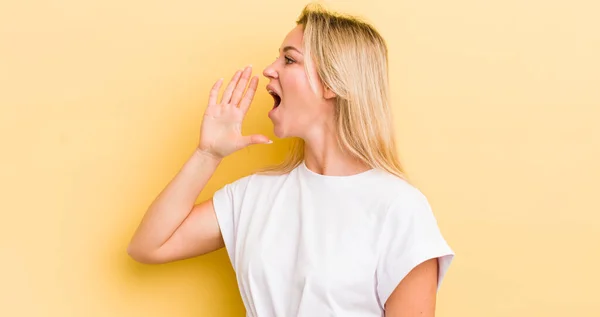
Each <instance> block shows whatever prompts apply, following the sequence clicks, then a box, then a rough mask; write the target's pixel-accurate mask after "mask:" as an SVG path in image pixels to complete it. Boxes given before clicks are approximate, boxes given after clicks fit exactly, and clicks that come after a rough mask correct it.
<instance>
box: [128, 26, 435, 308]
mask: <svg viewBox="0 0 600 317" xmlns="http://www.w3.org/2000/svg"><path fill="white" fill-rule="evenodd" d="M302 38H303V30H302V27H301V26H297V27H295V28H294V29H292V30H291V31H290V32H289V33H288V34H287V36H286V37H285V39H284V41H283V43H282V45H281V48H280V50H279V56H278V57H277V59H276V60H275V61H274V62H273V63H272V64H271V65H269V66H268V67H267V68H265V70H264V71H263V75H264V76H265V77H266V78H268V79H269V83H268V85H267V87H266V88H267V89H268V90H272V91H275V92H276V93H277V94H278V95H279V96H280V97H281V104H280V105H279V106H278V107H277V108H275V109H273V110H271V111H270V112H269V118H270V119H271V120H272V122H273V126H274V133H275V135H276V136H277V137H279V138H286V137H299V138H302V139H303V140H304V141H305V162H306V166H307V167H308V168H309V169H311V170H312V171H314V172H315V173H320V174H323V175H336V176H343V175H352V174H356V173H360V172H363V171H365V170H367V169H368V167H367V166H366V165H365V164H363V163H361V162H359V161H357V160H356V159H354V158H352V157H350V156H349V155H348V154H347V153H344V152H343V151H342V150H341V149H339V147H338V146H337V141H336V132H335V128H334V127H335V126H334V107H335V94H334V93H333V92H331V91H330V90H328V89H327V88H325V87H324V85H322V83H321V82H320V81H319V80H318V76H317V72H316V69H315V68H314V67H313V68H311V69H309V72H310V73H311V76H312V78H314V79H315V80H316V86H317V87H316V88H317V89H316V91H313V90H312V89H311V87H310V84H309V81H308V75H307V73H306V70H305V66H304V62H305V59H304V52H303V51H302ZM251 75H252V69H251V67H246V68H245V69H243V70H239V71H237V72H236V73H235V74H234V75H233V77H232V78H231V80H230V81H229V83H228V85H227V86H226V87H225V90H224V92H223V94H222V97H221V99H220V100H219V98H218V95H219V91H220V90H221V88H222V84H223V80H222V79H221V80H219V81H217V82H216V83H215V84H214V86H213V87H212V89H211V91H210V95H209V100H208V106H207V108H206V111H205V113H204V118H203V121H202V125H201V128H200V137H199V142H198V146H197V148H196V149H195V150H194V151H193V153H192V154H191V155H190V157H189V159H188V160H187V161H186V162H185V164H184V165H183V166H182V168H181V170H180V171H179V172H178V173H177V174H176V175H175V177H174V178H173V179H172V180H171V181H170V182H169V183H168V184H167V186H166V187H165V188H164V189H163V190H162V191H161V193H160V194H159V195H158V196H157V197H156V199H155V200H154V201H153V202H152V204H151V205H150V206H149V208H148V210H147V211H146V213H145V214H144V217H143V218H142V221H141V222H140V225H139V226H138V228H137V230H136V232H135V233H134V235H133V237H132V239H131V241H130V244H129V246H128V249H127V252H128V254H129V255H130V256H131V257H132V258H133V259H135V260H136V261H138V262H141V263H147V264H157V263H167V262H173V261H177V260H183V259H188V258H192V257H196V256H200V255H203V254H206V253H209V252H212V251H215V250H217V249H220V248H222V247H224V242H223V238H222V236H221V232H220V229H219V226H218V222H217V218H216V215H215V212H214V207H213V203H212V199H208V200H206V201H203V202H201V203H199V204H196V203H195V201H196V199H197V197H198V195H199V194H200V193H201V192H202V190H203V189H204V187H205V185H206V183H207V182H208V181H209V179H210V177H212V175H213V173H214V172H215V170H216V169H217V167H218V166H219V164H220V163H221V161H222V160H223V158H224V157H226V156H227V155H230V154H232V153H234V152H236V151H238V150H240V149H243V148H245V147H247V146H251V145H253V144H264V143H270V142H271V141H270V140H269V139H268V138H267V137H266V136H264V135H246V136H244V135H242V134H241V126H242V121H243V119H244V116H245V115H246V112H247V111H248V108H249V107H250V104H251V102H252V100H253V98H254V94H255V92H256V89H257V87H258V77H256V76H254V77H251ZM246 88H247V89H246ZM437 274H438V262H437V260H436V259H432V260H429V261H426V262H424V263H422V264H420V265H418V266H417V267H416V268H415V269H413V270H412V271H411V272H410V273H409V274H408V275H407V276H406V277H405V278H404V279H403V280H402V282H401V283H400V284H399V285H398V286H397V287H396V289H395V290H394V292H393V293H392V294H391V296H390V297H389V299H388V300H387V302H386V303H385V311H386V312H385V316H388V317H416V316H419V317H432V316H434V313H435V301H436V288H437Z"/></svg>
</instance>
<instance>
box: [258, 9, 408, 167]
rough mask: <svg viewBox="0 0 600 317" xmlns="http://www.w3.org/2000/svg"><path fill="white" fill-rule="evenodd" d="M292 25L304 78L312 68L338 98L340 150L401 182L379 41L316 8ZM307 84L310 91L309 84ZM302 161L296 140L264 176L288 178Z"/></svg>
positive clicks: (363, 26) (350, 21)
mask: <svg viewBox="0 0 600 317" xmlns="http://www.w3.org/2000/svg"><path fill="white" fill-rule="evenodd" d="M296 23H297V24H298V25H302V26H303V28H304V39H303V46H304V51H305V52H307V53H308V54H306V56H305V67H306V69H307V72H306V73H307V74H310V72H309V71H308V69H310V67H312V65H311V64H312V63H314V65H315V66H316V70H317V74H318V76H319V79H320V80H321V82H322V83H323V85H325V86H327V87H328V88H329V89H331V90H332V91H333V92H334V93H335V94H336V96H337V98H336V108H335V123H336V129H337V134H338V142H339V145H340V147H341V148H342V149H343V150H345V151H347V152H348V153H349V154H351V155H352V156H353V157H356V158H357V159H359V160H360V161H362V162H364V163H365V164H367V165H368V166H369V167H371V168H378V169H382V170H385V171H387V172H389V173H391V174H394V175H396V176H398V177H400V178H405V175H404V171H403V170H402V166H401V164H400V161H399V158H398V153H397V148H396V142H395V137H394V129H393V119H392V111H391V106H390V97H389V84H388V64H387V46H386V44H385V41H384V39H383V38H382V37H381V35H380V34H379V33H378V32H377V31H376V30H375V28H374V27H372V26H371V25H369V24H368V23H366V22H364V21H362V20H360V19H359V18H356V17H353V16H349V15H342V14H339V13H335V12H331V11H327V10H326V9H324V8H323V7H322V6H321V5H318V4H309V5H307V6H306V7H305V8H304V10H303V11H302V13H301V14H300V17H299V18H298V20H297V21H296ZM309 76H310V75H309ZM309 81H310V83H311V85H312V87H313V89H315V86H314V79H312V78H310V77H309ZM303 160H304V141H303V140H302V139H300V138H295V139H294V140H293V143H292V148H291V149H290V152H289V155H288V156H287V158H286V159H285V160H284V161H283V162H282V163H281V164H279V165H275V166H272V167H270V168H267V169H265V170H264V172H266V173H271V174H272V173H276V174H283V173H288V172H290V171H291V170H293V169H294V168H296V167H297V166H298V165H299V164H300V163H302V161H303Z"/></svg>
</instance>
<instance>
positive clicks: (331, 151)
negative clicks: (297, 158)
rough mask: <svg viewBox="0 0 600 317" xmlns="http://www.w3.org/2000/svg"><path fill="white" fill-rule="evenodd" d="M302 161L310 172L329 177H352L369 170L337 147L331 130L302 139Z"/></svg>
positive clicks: (334, 134) (335, 136) (365, 165)
mask: <svg viewBox="0 0 600 317" xmlns="http://www.w3.org/2000/svg"><path fill="white" fill-rule="evenodd" d="M304 161H305V163H306V167H307V168H308V169H310V170H311V171H313V172H315V173H318V174H322V175H330V176H348V175H354V174H358V173H361V172H364V171H367V170H369V169H370V167H369V166H368V165H367V164H365V163H363V162H361V161H360V160H358V159H357V158H356V157H354V156H352V155H351V154H350V153H348V152H347V151H344V150H343V149H342V148H341V147H340V146H339V144H338V140H337V133H336V132H335V130H334V129H332V128H330V129H325V130H324V131H319V133H314V135H313V136H311V137H308V138H304Z"/></svg>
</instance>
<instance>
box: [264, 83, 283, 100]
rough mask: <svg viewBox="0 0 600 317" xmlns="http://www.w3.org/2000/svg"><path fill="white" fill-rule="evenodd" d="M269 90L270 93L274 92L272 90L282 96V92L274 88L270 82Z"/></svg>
mask: <svg viewBox="0 0 600 317" xmlns="http://www.w3.org/2000/svg"><path fill="white" fill-rule="evenodd" d="M267 91H268V92H269V93H272V92H273V93H275V94H277V96H280V97H281V94H280V93H279V92H278V91H277V90H276V89H275V88H274V87H273V86H272V85H270V84H269V85H267Z"/></svg>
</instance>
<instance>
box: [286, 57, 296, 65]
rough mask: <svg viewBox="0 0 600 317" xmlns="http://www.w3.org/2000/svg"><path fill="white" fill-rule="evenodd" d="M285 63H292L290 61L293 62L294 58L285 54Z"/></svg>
mask: <svg viewBox="0 0 600 317" xmlns="http://www.w3.org/2000/svg"><path fill="white" fill-rule="evenodd" d="M285 63H286V64H292V63H294V60H293V59H291V58H289V57H287V56H286V57H285Z"/></svg>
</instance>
